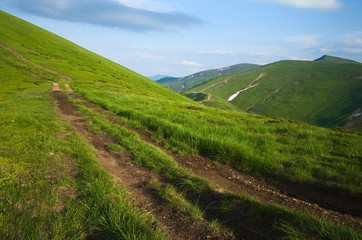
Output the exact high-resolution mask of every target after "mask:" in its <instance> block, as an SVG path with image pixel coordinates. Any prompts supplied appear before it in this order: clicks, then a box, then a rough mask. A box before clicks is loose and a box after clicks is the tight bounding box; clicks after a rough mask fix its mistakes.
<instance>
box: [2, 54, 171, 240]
mask: <svg viewBox="0 0 362 240" xmlns="http://www.w3.org/2000/svg"><path fill="white" fill-rule="evenodd" d="M0 56H1V61H0V70H1V74H0V89H1V91H0V99H1V101H0V132H1V134H0V143H1V144H0V235H1V238H2V239H84V238H87V237H91V236H94V235H97V236H102V238H103V239H109V238H113V239H115V238H119V239H126V238H128V237H129V236H137V237H138V238H140V239H149V238H151V239H159V238H164V239H166V238H165V237H163V236H162V234H161V233H160V231H158V230H156V231H155V230H154V229H153V228H152V227H150V225H151V221H150V220H151V219H150V217H149V216H147V215H144V214H143V213H140V212H139V211H137V210H135V209H133V208H132V207H131V204H130V203H129V202H128V196H127V194H126V192H125V191H124V190H123V189H120V188H119V187H116V186H115V184H114V183H113V181H112V179H111V177H110V175H108V174H107V173H105V172H104V171H103V170H101V169H100V166H99V164H98V162H97V160H96V157H95V152H94V150H93V149H92V148H91V147H90V146H89V145H88V144H87V143H86V140H85V139H83V138H81V137H79V136H78V135H77V134H75V132H74V131H73V130H72V129H71V128H70V127H69V126H68V125H67V124H65V123H64V122H63V121H60V120H59V119H57V116H56V114H55V112H54V103H53V101H52V100H51V99H50V97H49V91H50V89H51V84H50V82H49V79H51V80H54V81H56V80H58V79H57V78H56V76H49V74H47V75H48V76H47V77H39V75H44V72H42V71H41V70H39V69H36V68H32V67H30V66H29V65H26V64H24V63H23V62H21V61H19V60H18V59H17V58H15V56H13V55H12V54H10V53H9V52H7V51H5V50H4V49H3V48H0ZM32 75H37V76H38V77H32Z"/></svg>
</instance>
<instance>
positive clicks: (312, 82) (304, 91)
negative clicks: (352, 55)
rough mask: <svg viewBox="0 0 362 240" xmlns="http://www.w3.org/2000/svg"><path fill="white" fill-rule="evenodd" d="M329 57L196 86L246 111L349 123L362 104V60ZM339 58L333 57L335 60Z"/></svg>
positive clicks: (319, 122) (318, 122)
mask: <svg viewBox="0 0 362 240" xmlns="http://www.w3.org/2000/svg"><path fill="white" fill-rule="evenodd" d="M328 59H331V60H328V61H327V60H325V61H316V62H310V61H281V62H276V63H273V64H269V65H266V66H264V67H261V68H259V69H257V70H253V71H248V72H245V73H238V74H232V75H227V76H223V77H220V78H217V79H213V80H211V81H209V82H207V83H205V84H202V85H200V86H197V87H195V88H193V89H190V90H189V91H188V92H187V93H190V92H203V93H208V94H210V95H211V98H210V101H205V102H203V103H204V104H206V105H209V106H213V105H214V103H213V97H218V98H219V99H220V98H221V99H223V100H224V101H225V102H227V101H228V100H229V98H230V97H231V96H232V95H233V94H235V93H237V92H238V91H240V90H243V89H244V90H245V88H248V89H247V90H245V91H242V92H240V94H239V95H237V97H235V98H234V99H232V100H231V101H229V102H230V103H232V104H233V105H234V106H235V107H237V108H238V109H240V110H243V111H247V112H252V113H258V114H263V115H275V116H279V117H282V118H286V119H291V120H298V121H303V122H306V123H310V124H313V125H318V126H324V127H333V126H344V125H345V123H346V121H347V119H348V118H349V117H350V116H351V114H352V113H353V112H354V111H355V110H356V109H358V108H360V107H361V102H362V95H361V90H362V81H361V76H362V64H358V63H341V62H337V63H335V61H334V60H335V59H339V58H332V57H328ZM332 59H333V61H332Z"/></svg>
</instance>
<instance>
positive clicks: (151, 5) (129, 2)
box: [112, 0, 173, 12]
mask: <svg viewBox="0 0 362 240" xmlns="http://www.w3.org/2000/svg"><path fill="white" fill-rule="evenodd" d="M112 1H114V2H118V3H120V4H123V5H125V6H127V7H131V8H138V9H145V10H149V11H161V12H164V11H173V9H171V8H170V7H168V6H166V5H165V4H163V3H161V2H159V1H154V0H112Z"/></svg>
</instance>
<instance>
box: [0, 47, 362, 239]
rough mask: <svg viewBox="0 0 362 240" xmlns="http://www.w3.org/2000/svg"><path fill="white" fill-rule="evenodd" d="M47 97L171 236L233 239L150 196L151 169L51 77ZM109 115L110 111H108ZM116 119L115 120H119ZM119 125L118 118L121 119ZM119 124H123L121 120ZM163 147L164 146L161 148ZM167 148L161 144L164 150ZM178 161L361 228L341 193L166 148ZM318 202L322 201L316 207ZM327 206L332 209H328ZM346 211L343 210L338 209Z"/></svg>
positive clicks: (354, 206)
mask: <svg viewBox="0 0 362 240" xmlns="http://www.w3.org/2000/svg"><path fill="white" fill-rule="evenodd" d="M0 47H3V48H4V49H7V50H8V51H9V52H11V53H12V54H14V55H15V56H16V57H17V58H18V59H20V60H22V61H24V62H26V63H28V64H31V65H33V66H35V67H38V68H41V69H43V70H46V71H48V72H49V73H53V74H56V75H58V76H59V77H60V78H61V79H62V80H67V81H69V80H71V78H70V77H67V76H65V75H63V74H61V73H58V72H55V71H53V70H50V69H46V68H43V67H42V66H40V65H38V64H34V63H32V62H30V61H29V60H27V59H26V58H24V57H23V56H22V55H20V54H19V53H17V52H16V51H14V50H12V49H11V48H9V47H7V46H5V45H4V44H1V43H0ZM53 87H54V89H53V90H54V91H53V93H52V96H53V98H54V99H55V100H56V101H57V103H58V107H59V110H58V114H59V116H60V117H62V118H63V119H65V120H66V121H68V122H69V123H70V124H71V125H72V126H73V127H74V128H75V129H76V130H77V131H78V132H79V133H80V134H82V135H83V136H85V137H86V138H87V139H88V141H89V142H90V143H91V144H92V145H93V146H94V147H95V148H96V149H97V154H98V159H99V161H100V163H101V165H102V167H103V168H104V169H106V170H107V171H109V172H110V173H112V174H113V175H114V176H115V177H116V181H117V182H119V183H120V184H121V185H122V186H124V187H125V188H126V189H127V190H128V191H129V192H130V193H131V196H132V198H133V199H134V205H135V206H139V207H141V208H143V209H145V210H146V211H149V212H152V214H153V215H154V216H155V217H156V219H157V220H158V221H159V222H160V223H161V224H162V226H164V227H165V231H166V232H167V234H168V235H169V236H170V237H172V238H174V239H233V238H234V237H233V236H232V235H231V234H230V233H228V232H227V231H225V232H223V233H221V234H219V235H217V236H215V235H213V234H212V233H211V230H210V228H209V227H208V224H207V222H202V221H193V220H190V219H188V218H185V217H184V216H183V215H182V213H179V212H177V211H176V210H175V209H173V208H170V207H168V206H167V205H166V204H165V202H163V200H162V199H160V198H159V197H157V196H156V194H155V192H154V190H153V189H152V188H150V187H149V186H148V182H149V179H151V178H156V179H160V176H158V175H157V174H155V173H152V172H150V171H148V170H147V169H145V168H143V167H141V166H138V165H134V164H133V163H132V162H131V160H132V153H131V152H125V153H123V154H120V155H117V154H111V153H109V152H107V150H106V147H107V146H108V145H109V144H112V143H115V142H116V139H114V138H113V137H112V136H108V135H97V134H95V133H93V132H91V131H89V130H88V128H87V127H88V125H89V124H90V123H89V122H86V121H85V120H83V119H82V118H81V116H80V115H79V114H78V113H77V112H76V109H75V106H74V105H73V104H72V103H70V102H68V100H67V95H66V94H65V93H63V92H61V91H60V88H59V85H58V84H57V83H54V85H53ZM66 88H67V92H68V93H69V95H71V96H73V97H76V98H79V96H77V95H76V94H74V93H72V90H70V88H69V86H67V87H66ZM85 104H86V105H87V107H91V108H93V109H95V110H96V111H98V112H103V111H102V110H101V109H99V108H98V107H96V106H95V105H94V104H91V103H87V102H86V103H85ZM109 118H110V119H112V120H113V121H114V119H115V116H109ZM119 124H120V123H119ZM122 125H123V124H122ZM123 126H124V125H123ZM126 127H127V128H128V129H130V130H133V131H136V132H138V133H139V135H140V136H141V137H142V139H143V140H144V141H147V142H149V143H152V144H154V145H156V146H158V147H160V148H162V146H161V145H160V143H158V142H157V141H155V139H153V138H152V137H151V133H150V132H148V131H141V130H137V129H134V128H132V127H130V126H126ZM164 150H165V149H164ZM165 151H167V150H165ZM168 153H169V154H170V155H171V156H172V157H173V158H174V159H175V160H176V161H177V162H178V163H179V164H180V165H181V166H183V167H184V168H186V169H189V170H191V171H192V172H194V173H195V174H197V175H199V176H201V177H204V178H206V179H208V180H210V181H211V182H212V183H213V184H214V185H215V186H216V187H215V190H216V192H220V193H222V192H223V191H225V190H226V191H230V192H232V193H235V194H248V195H250V196H252V197H254V198H256V199H258V200H260V201H262V202H267V203H275V204H278V205H282V206H286V207H288V208H291V209H296V210H299V211H307V212H311V213H314V214H317V215H320V216H327V217H329V218H330V219H333V220H335V221H337V222H342V223H345V224H347V225H349V226H353V227H355V228H356V229H359V230H361V229H362V219H361V218H360V217H361V215H362V214H361V213H362V211H361V208H362V207H361V204H360V203H359V202H357V201H356V199H352V198H348V197H345V196H341V195H338V194H335V193H324V192H322V191H320V190H318V189H313V188H311V187H308V186H304V185H297V184H294V183H289V182H287V181H281V184H279V188H280V189H282V190H279V189H277V188H275V187H273V186H271V185H270V184H267V183H266V182H264V181H261V180H259V179H256V178H254V177H251V176H249V175H247V174H244V173H242V172H240V171H237V170H235V169H233V168H231V167H229V166H226V165H223V164H213V161H212V159H209V158H205V157H201V156H181V155H178V154H175V153H172V152H168ZM322 206H323V207H322ZM330 209H334V211H333V210H330ZM343 212H347V213H349V214H347V213H343ZM251 234H252V235H251V236H250V239H258V237H257V236H258V234H257V233H256V234H254V235H253V233H251Z"/></svg>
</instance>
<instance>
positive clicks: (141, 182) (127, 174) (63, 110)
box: [52, 83, 235, 239]
mask: <svg viewBox="0 0 362 240" xmlns="http://www.w3.org/2000/svg"><path fill="white" fill-rule="evenodd" d="M53 86H54V88H53V89H54V91H53V93H52V96H53V98H54V99H55V100H56V101H57V103H58V107H59V110H58V115H59V116H60V117H61V118H62V119H65V120H66V121H67V122H69V123H70V124H71V125H72V126H73V127H74V128H75V129H76V131H78V133H80V134H81V135H83V136H85V137H86V138H87V140H88V141H89V142H90V143H91V144H92V145H93V146H94V147H95V148H96V149H97V158H98V160H99V162H100V164H101V166H102V167H103V168H104V169H105V170H106V171H108V172H110V173H111V174H112V175H113V176H114V177H115V181H116V182H117V183H118V184H119V185H121V186H123V187H125V188H126V189H127V191H128V192H129V193H130V194H131V199H132V200H133V204H134V206H135V207H138V208H141V209H143V210H145V211H147V212H149V213H152V215H153V216H155V218H156V219H157V221H158V222H160V223H161V225H160V227H161V228H164V230H165V232H166V233H167V234H168V235H169V236H170V237H171V238H173V239H235V237H233V235H232V234H231V233H230V232H228V231H226V230H225V231H222V232H220V233H219V234H214V233H213V232H212V230H211V228H210V226H209V223H208V222H206V221H200V220H198V221H196V220H192V219H190V218H187V217H185V216H184V214H183V213H181V212H179V211H177V210H176V209H174V208H172V207H169V206H168V205H167V203H166V202H165V201H164V200H163V199H161V198H160V197H159V196H157V193H156V191H155V190H154V189H153V188H152V187H151V186H150V185H149V181H150V180H151V179H158V180H159V181H160V179H161V177H160V176H159V175H158V174H156V173H153V172H151V171H149V170H147V169H146V168H144V167H142V166H138V165H135V164H133V163H132V162H131V161H132V157H133V154H132V152H130V151H125V152H123V153H114V154H111V153H109V152H108V151H107V150H106V149H107V146H109V145H110V144H114V143H116V142H117V141H116V139H114V137H112V136H109V135H99V134H95V133H93V132H91V131H89V130H88V125H89V124H90V123H89V122H87V121H85V120H84V119H82V118H81V116H80V115H79V114H78V113H77V112H76V108H75V106H74V105H73V104H72V103H70V102H68V100H67V95H66V94H65V93H63V92H61V91H59V90H57V89H59V88H58V84H57V83H54V85H53ZM73 96H74V95H73ZM87 105H88V106H89V105H92V104H89V103H88V104H87Z"/></svg>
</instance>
